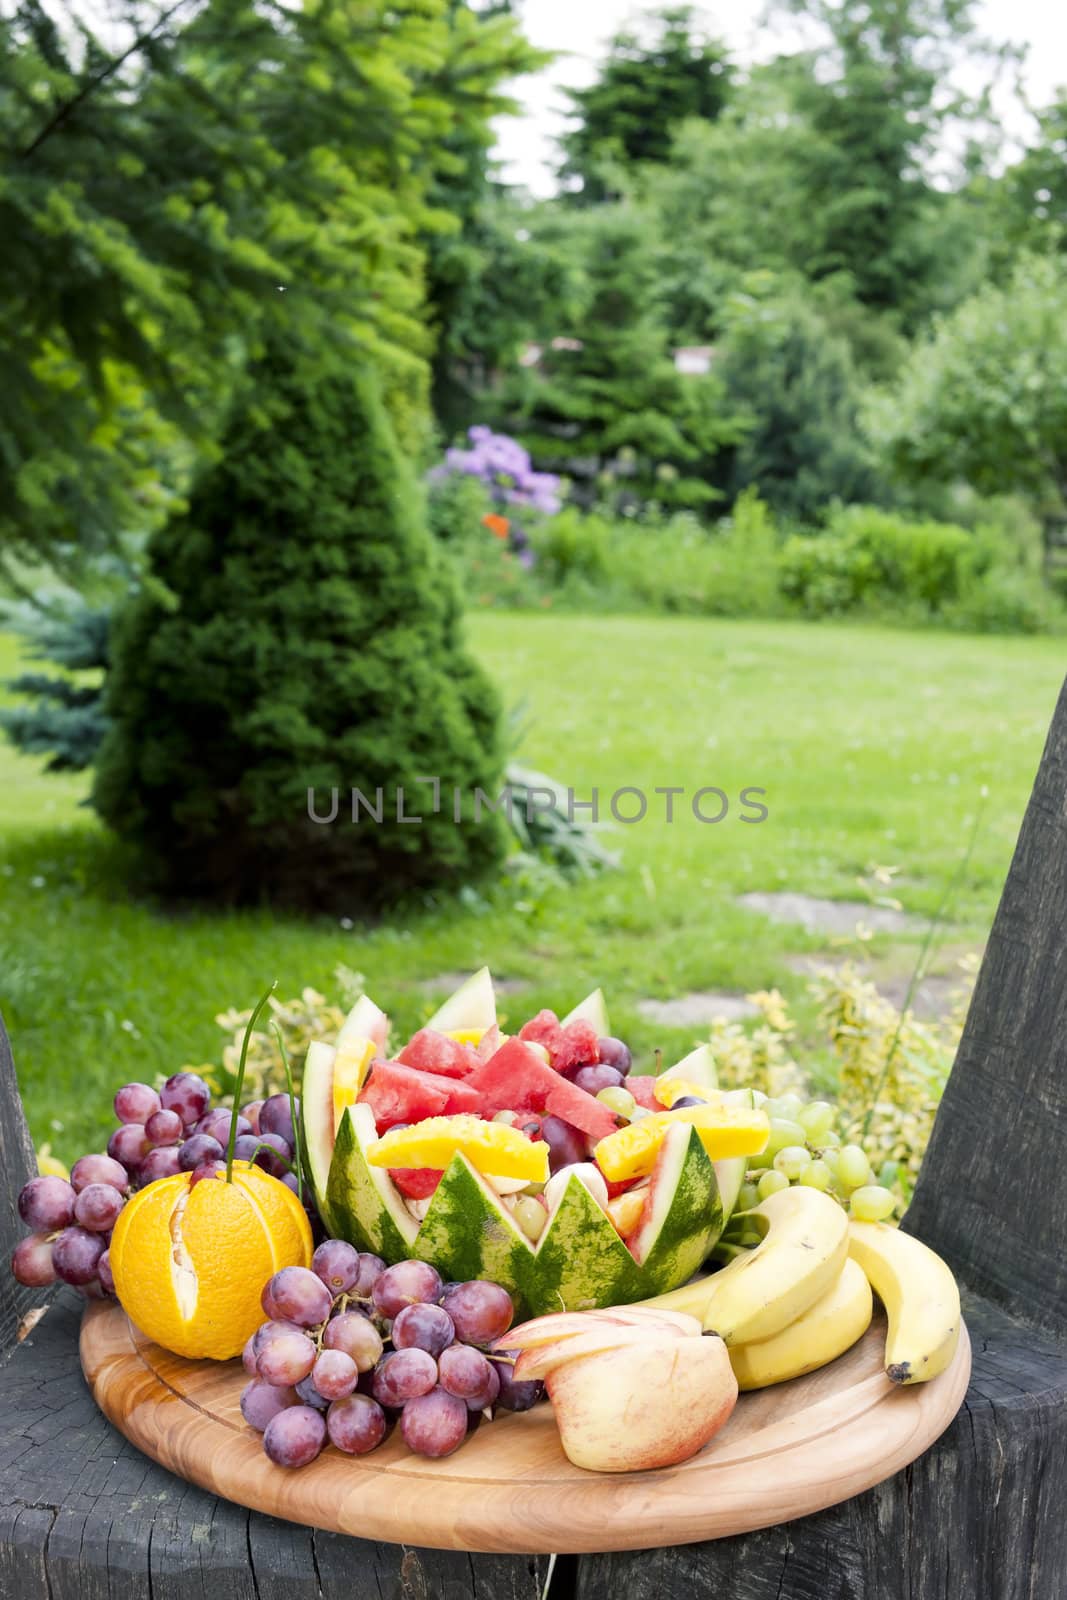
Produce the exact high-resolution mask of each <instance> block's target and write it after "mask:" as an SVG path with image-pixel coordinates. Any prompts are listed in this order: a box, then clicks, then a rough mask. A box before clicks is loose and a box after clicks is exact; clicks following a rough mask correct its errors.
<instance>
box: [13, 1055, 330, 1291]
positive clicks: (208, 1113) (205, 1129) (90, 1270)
mask: <svg viewBox="0 0 1067 1600" xmlns="http://www.w3.org/2000/svg"><path fill="white" fill-rule="evenodd" d="M297 1105H299V1101H297ZM115 1115H116V1117H118V1119H119V1126H118V1127H117V1128H116V1129H115V1131H114V1133H113V1134H112V1135H111V1138H110V1139H109V1140H108V1145H107V1154H106V1155H88V1156H82V1157H81V1159H80V1160H78V1161H76V1162H75V1163H74V1166H73V1167H72V1168H71V1173H70V1180H69V1181H68V1180H67V1179H66V1178H57V1177H40V1178H31V1179H30V1181H29V1183H27V1184H26V1185H25V1187H24V1188H23V1189H22V1191H21V1193H20V1194H19V1198H18V1207H19V1215H20V1216H21V1218H22V1220H23V1222H25V1224H26V1225H27V1227H29V1228H31V1229H32V1230H33V1231H32V1232H31V1233H30V1234H29V1235H28V1237H27V1238H25V1239H20V1240H19V1242H18V1244H17V1245H16V1246H15V1249H14V1252H13V1254H12V1257H11V1270H12V1272H13V1273H14V1275H15V1277H16V1278H17V1279H18V1281H19V1283H23V1284H26V1285H27V1286H28V1287H30V1288H43V1287H44V1286H45V1285H47V1284H50V1283H54V1282H55V1281H56V1279H57V1278H59V1279H60V1280H61V1281H62V1282H63V1283H69V1284H71V1285H72V1286H73V1287H74V1288H76V1289H79V1290H80V1291H81V1293H82V1294H83V1295H84V1296H85V1297H86V1298H87V1299H90V1300H99V1299H101V1298H102V1297H103V1296H105V1295H108V1294H113V1293H114V1292H115V1285H114V1280H113V1279H112V1276H111V1268H110V1264H109V1261H108V1245H109V1244H110V1241H111V1230H112V1229H113V1228H114V1226H115V1223H116V1222H117V1221H118V1216H119V1212H120V1211H121V1210H122V1208H123V1206H124V1205H125V1204H126V1200H127V1198H128V1197H129V1195H130V1194H132V1193H133V1191H134V1190H135V1189H143V1188H144V1186H145V1185H146V1184H148V1183H152V1182H153V1180H154V1179H156V1178H169V1177H172V1176H173V1175H174V1174H175V1173H176V1172H189V1173H192V1174H193V1181H194V1182H195V1181H196V1179H197V1178H198V1177H206V1176H208V1174H209V1173H212V1172H214V1171H216V1170H217V1169H218V1168H219V1167H220V1166H221V1164H222V1162H223V1160H224V1158H225V1155H226V1146H227V1142H228V1140H229V1137H230V1123H231V1119H232V1117H233V1112H231V1111H227V1110H225V1109H216V1110H214V1111H213V1110H212V1109H211V1090H210V1089H209V1088H208V1086H207V1084H206V1083H205V1082H204V1080H203V1078H201V1077H198V1076H197V1074H196V1073H195V1072H176V1073H175V1074H174V1075H173V1077H170V1078H168V1079H167V1081H166V1083H165V1084H164V1085H163V1087H162V1089H160V1090H158V1091H157V1090H155V1089H153V1088H150V1086H149V1085H148V1084H147V1083H126V1084H123V1086H122V1088H121V1089H120V1090H119V1091H118V1093H117V1094H116V1096H115ZM295 1144H296V1135H295V1132H294V1129H293V1121H292V1115H291V1109H290V1103H289V1096H288V1095H287V1094H275V1095H271V1096H270V1098H269V1099H268V1100H254V1101H252V1102H251V1104H249V1105H246V1106H243V1107H242V1109H241V1111H240V1112H239V1113H238V1116H237V1138H236V1142H235V1144H234V1155H235V1156H236V1157H237V1159H238V1160H242V1161H254V1162H255V1163H256V1164H257V1165H258V1166H261V1167H263V1168H264V1170H265V1171H267V1172H269V1173H270V1174H271V1176H272V1177H276V1178H280V1179H281V1181H282V1182H283V1183H285V1184H287V1185H288V1186H289V1187H290V1188H292V1189H294V1190H295V1189H296V1188H297V1181H296V1178H295V1177H293V1175H292V1174H291V1172H290V1170H289V1165H290V1163H291V1162H292V1159H293V1151H294V1148H295Z"/></svg>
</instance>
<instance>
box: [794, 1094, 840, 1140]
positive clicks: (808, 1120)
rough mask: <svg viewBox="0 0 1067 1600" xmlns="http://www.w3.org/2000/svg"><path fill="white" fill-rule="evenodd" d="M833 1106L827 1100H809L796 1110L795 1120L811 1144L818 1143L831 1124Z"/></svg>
mask: <svg viewBox="0 0 1067 1600" xmlns="http://www.w3.org/2000/svg"><path fill="white" fill-rule="evenodd" d="M833 1120H834V1108H833V1106H832V1105H831V1104H830V1102H829V1101H828V1100H809V1101H808V1103H807V1105H806V1106H801V1108H800V1110H799V1111H798V1112H797V1121H798V1122H799V1123H800V1126H801V1127H802V1128H803V1129H804V1132H805V1133H806V1134H807V1136H808V1138H809V1140H810V1141H811V1143H812V1144H818V1143H819V1141H820V1139H821V1138H822V1136H823V1134H824V1133H827V1132H828V1131H829V1129H830V1128H831V1127H832V1126H833Z"/></svg>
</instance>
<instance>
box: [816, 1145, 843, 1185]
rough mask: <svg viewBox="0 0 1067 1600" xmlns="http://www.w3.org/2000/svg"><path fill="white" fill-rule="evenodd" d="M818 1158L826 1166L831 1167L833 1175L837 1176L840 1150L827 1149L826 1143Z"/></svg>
mask: <svg viewBox="0 0 1067 1600" xmlns="http://www.w3.org/2000/svg"><path fill="white" fill-rule="evenodd" d="M818 1159H819V1160H820V1161H821V1162H822V1164H823V1166H824V1167H828V1168H829V1169H830V1173H831V1176H832V1177H834V1178H836V1177H837V1169H838V1167H839V1165H840V1151H838V1150H830V1149H827V1148H826V1146H825V1145H824V1146H823V1148H822V1149H821V1150H820V1151H819V1156H818Z"/></svg>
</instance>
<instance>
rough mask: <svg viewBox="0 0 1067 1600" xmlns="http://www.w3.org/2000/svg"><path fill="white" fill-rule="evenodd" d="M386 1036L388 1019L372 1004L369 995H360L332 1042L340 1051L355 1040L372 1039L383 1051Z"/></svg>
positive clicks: (379, 1008) (378, 1007)
mask: <svg viewBox="0 0 1067 1600" xmlns="http://www.w3.org/2000/svg"><path fill="white" fill-rule="evenodd" d="M388 1034H389V1018H388V1017H387V1016H386V1014H385V1012H384V1011H383V1010H382V1009H381V1007H380V1006H376V1005H375V1004H374V1001H373V1000H372V999H371V997H370V995H367V994H361V995H360V997H359V999H358V1000H357V1001H356V1003H355V1005H354V1006H353V1007H352V1009H351V1011H350V1012H349V1013H348V1016H347V1017H346V1018H345V1020H344V1021H343V1022H342V1024H341V1030H340V1032H339V1033H338V1035H337V1038H336V1040H335V1041H334V1042H335V1044H336V1045H337V1048H338V1050H341V1049H343V1048H346V1047H347V1046H348V1045H350V1044H352V1043H354V1041H355V1040H357V1039H373V1040H374V1042H375V1044H376V1045H377V1046H378V1049H379V1050H384V1049H385V1041H386V1039H387V1037H388Z"/></svg>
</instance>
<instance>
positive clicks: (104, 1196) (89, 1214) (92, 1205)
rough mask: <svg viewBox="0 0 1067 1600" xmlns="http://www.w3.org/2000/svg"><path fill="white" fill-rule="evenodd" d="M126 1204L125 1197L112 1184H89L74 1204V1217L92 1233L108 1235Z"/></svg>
mask: <svg viewBox="0 0 1067 1600" xmlns="http://www.w3.org/2000/svg"><path fill="white" fill-rule="evenodd" d="M125 1204H126V1201H125V1199H124V1197H123V1196H122V1195H121V1194H119V1191H118V1190H117V1189H115V1188H113V1187H112V1185H111V1184H110V1183H89V1184H86V1186H85V1188H84V1189H83V1190H82V1192H81V1194H80V1195H79V1196H78V1198H77V1199H76V1200H75V1202H74V1215H75V1217H76V1218H77V1221H78V1223H79V1225H80V1226H81V1227H83V1228H88V1229H89V1232H90V1233H108V1232H110V1230H111V1229H112V1228H113V1227H114V1226H115V1223H116V1222H117V1221H118V1216H119V1212H120V1211H121V1210H122V1208H123V1206H124V1205H125Z"/></svg>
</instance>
